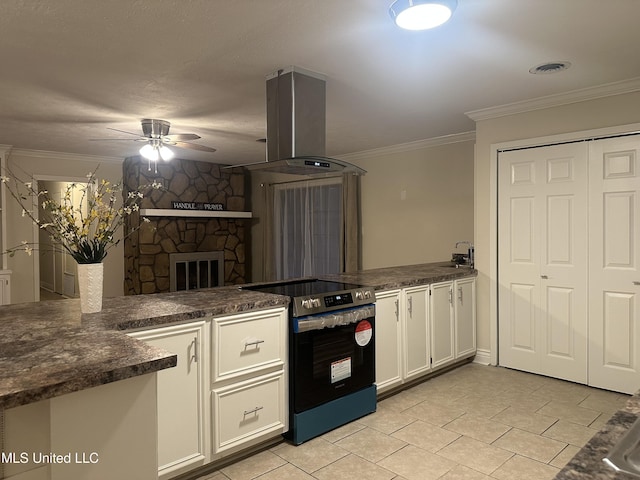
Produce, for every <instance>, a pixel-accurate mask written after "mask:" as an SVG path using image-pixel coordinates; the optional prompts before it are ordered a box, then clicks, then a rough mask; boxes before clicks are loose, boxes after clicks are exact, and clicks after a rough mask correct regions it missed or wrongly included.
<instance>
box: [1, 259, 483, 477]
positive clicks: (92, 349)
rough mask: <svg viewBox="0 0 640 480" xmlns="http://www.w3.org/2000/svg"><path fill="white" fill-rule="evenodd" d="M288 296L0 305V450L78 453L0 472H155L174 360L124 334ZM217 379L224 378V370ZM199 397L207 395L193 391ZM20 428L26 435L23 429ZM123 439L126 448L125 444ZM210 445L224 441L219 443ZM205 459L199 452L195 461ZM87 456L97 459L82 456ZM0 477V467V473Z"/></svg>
mask: <svg viewBox="0 0 640 480" xmlns="http://www.w3.org/2000/svg"><path fill="white" fill-rule="evenodd" d="M470 276H475V271H473V270H470V269H468V268H460V269H456V268H453V267H452V266H451V264H450V263H448V262H441V263H435V264H425V265H415V266H406V267H392V268H387V269H376V270H370V271H365V272H358V273H353V274H342V275H336V276H331V278H334V279H338V280H340V281H343V282H347V283H359V284H366V285H370V286H373V287H374V288H375V289H376V291H383V290H384V291H387V290H389V289H399V288H411V287H415V286H420V285H425V284H434V283H437V282H447V281H454V280H456V279H460V278H463V277H470ZM288 303H289V299H288V297H283V296H278V295H270V294H263V293H259V292H254V291H249V290H242V289H239V288H238V287H237V286H233V287H231V286H229V287H219V288H215V289H205V290H200V291H192V292H179V293H162V294H153V295H137V296H124V297H116V298H107V299H105V300H104V303H103V310H102V311H101V312H99V313H96V314H85V315H81V314H80V308H79V300H76V299H71V300H64V301H48V302H40V303H30V304H17V305H8V306H4V307H0V331H1V334H2V335H1V336H0V360H1V362H2V370H1V371H0V411H4V417H5V439H6V440H5V444H4V446H3V450H2V451H3V452H5V453H11V454H16V455H17V454H19V453H21V452H33V453H38V452H42V453H45V454H49V453H52V454H62V455H66V454H67V453H71V455H72V456H73V458H75V456H76V454H78V455H81V457H80V458H85V459H88V460H87V461H86V462H84V463H82V462H81V463H76V462H71V464H70V463H65V462H62V463H61V464H47V465H33V464H32V463H33V462H31V463H30V464H21V463H19V462H15V463H11V462H10V463H7V462H5V463H3V467H4V476H5V477H7V478H14V476H15V478H22V477H21V476H20V474H21V472H23V473H24V474H25V475H26V474H29V475H33V474H34V471H36V470H38V469H39V470H41V472H40V473H38V475H40V476H30V477H29V478H53V479H57V478H65V479H73V478H95V475H96V473H97V472H101V473H99V474H98V476H100V474H102V472H103V473H104V474H105V475H106V474H107V473H108V476H110V477H111V478H124V476H126V475H131V472H132V470H131V469H132V468H135V469H137V470H135V471H137V472H139V475H140V476H139V477H138V478H152V477H149V476H148V475H150V472H151V471H153V477H155V475H156V473H157V468H158V461H157V459H158V456H157V452H156V451H155V449H156V440H157V419H156V401H157V396H156V395H157V390H156V374H157V372H159V371H161V370H164V369H167V368H172V367H175V366H176V363H177V359H176V355H175V354H174V353H172V352H170V351H167V350H166V349H162V348H155V347H152V346H151V345H149V344H148V343H147V342H145V341H142V340H138V339H136V338H132V336H131V335H129V333H131V332H139V331H152V330H153V329H159V328H166V327H168V328H171V327H172V326H176V325H182V324H191V323H193V322H198V321H202V320H205V319H210V318H214V319H220V318H223V319H234V318H236V316H238V315H240V316H242V315H245V316H246V315H249V316H251V315H253V314H254V312H263V311H269V312H283V311H284V310H285V309H286V308H287V306H288ZM271 318H276V317H271ZM225 321H227V320H225ZM234 321H235V320H234ZM243 321H244V320H243ZM225 325H231V323H226V324H223V326H222V327H221V328H222V330H219V331H221V332H224V328H225ZM211 328H212V330H214V327H211ZM216 328H218V327H216ZM227 331H228V330H227ZM132 335H135V333H132ZM211 335H212V336H213V335H214V333H211ZM221 335H222V334H221ZM210 348H211V346H210ZM205 358H209V357H205ZM212 358H214V357H212ZM211 362H213V360H211ZM211 362H203V363H211ZM178 363H179V362H178ZM280 367H281V366H280ZM280 367H278V368H280ZM212 370H213V369H212ZM275 370H276V368H275V367H273V366H272V370H271V371H268V372H267V373H268V375H271V376H272V377H274V375H275V373H277V372H276V371H275ZM216 375H217V374H216ZM219 376H220V377H225V373H224V372H220V374H219ZM227 376H228V377H229V378H231V377H233V376H236V377H238V373H237V372H233V371H232V372H231V373H230V374H227ZM245 376H246V375H245ZM213 377H214V373H213V372H212V373H211V378H213ZM240 377H241V375H240ZM225 381H226V382H227V383H224V382H225ZM218 383H219V384H222V385H223V388H222V389H221V392H222V393H225V394H226V390H225V389H227V390H229V391H231V390H230V388H231V386H233V384H231V383H230V381H229V380H225V379H224V378H223V381H222V382H218ZM202 390H204V391H207V390H208V389H206V388H204V387H203V388H202ZM204 398H208V397H205V396H204V393H203V396H202V397H201V399H204ZM202 403H204V400H202ZM208 408H209V407H208V406H207V407H205V410H206V409H208ZM205 417H206V415H205ZM212 422H214V423H215V419H212ZM25 427H26V428H27V430H28V429H29V428H31V429H33V430H32V431H33V432H36V434H35V435H31V436H30V435H25V434H23V433H24V431H25ZM72 427H73V428H72ZM204 430H205V431H207V432H208V431H209V428H205V429H204ZM16 432H18V433H17V434H16ZM207 435H209V433H207ZM271 435H272V436H273V434H271ZM34 442H35V443H34ZM204 443H205V444H207V445H208V444H209V442H208V441H207V442H204ZM132 444H135V445H136V448H135V449H131V448H130V446H131V445H132ZM229 445H232V448H230V450H229V451H237V450H238V448H240V447H241V445H240V446H236V445H235V444H234V442H233V441H230V443H229ZM217 447H220V450H224V448H227V447H225V445H224V444H222V443H221V444H220V445H217ZM92 454H94V456H93V457H92V456H91V455H92ZM16 458H18V457H16ZM215 458H216V457H215V456H212V457H207V456H206V455H205V460H202V461H201V462H200V464H203V463H206V462H207V461H210V460H215ZM91 459H99V461H98V462H97V463H92V462H91ZM29 469H31V470H29ZM28 470H29V471H28ZM125 472H126V475H125ZM174 473H175V472H174ZM2 474H3V471H2V470H0V478H2ZM169 476H170V475H169ZM161 477H162V475H161ZM24 478H27V477H26V476H25V477H24Z"/></svg>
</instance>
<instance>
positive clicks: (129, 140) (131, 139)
mask: <svg viewBox="0 0 640 480" xmlns="http://www.w3.org/2000/svg"><path fill="white" fill-rule="evenodd" d="M88 140H89V141H91V142H95V141H101V142H102V141H104V140H120V141H122V140H124V141H126V142H146V141H148V140H149V139H148V138H144V137H139V138H89V139H88Z"/></svg>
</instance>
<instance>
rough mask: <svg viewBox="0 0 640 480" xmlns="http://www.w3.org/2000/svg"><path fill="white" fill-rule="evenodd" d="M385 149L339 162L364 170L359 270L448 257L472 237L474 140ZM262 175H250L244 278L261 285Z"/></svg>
mask: <svg viewBox="0 0 640 480" xmlns="http://www.w3.org/2000/svg"><path fill="white" fill-rule="evenodd" d="M393 150H394V153H380V152H383V151H382V150H381V151H379V152H376V151H371V152H362V153H359V154H353V155H348V156H345V157H342V158H343V159H345V160H348V161H349V162H351V163H354V164H356V165H358V166H360V167H362V168H364V169H365V170H367V174H366V175H364V176H363V177H362V232H363V237H362V243H363V258H362V261H363V269H371V268H378V267H388V266H397V265H411V264H416V263H425V262H435V261H443V260H449V259H450V258H451V253H452V252H453V251H454V246H455V243H456V242H457V241H460V240H473V151H474V142H473V141H470V140H468V137H467V140H466V141H463V142H459V143H450V144H444V145H437V146H430V147H423V148H413V147H412V148H406V149H405V150H403V148H402V146H398V147H397V148H394V149H393ZM267 178H270V177H267V176H265V174H259V173H252V182H251V183H252V191H251V210H252V212H253V215H254V218H253V228H252V232H251V237H252V252H253V259H252V262H253V263H252V270H251V271H252V275H253V276H252V281H260V280H262V252H263V248H262V241H263V238H262V223H263V222H264V191H263V189H262V188H261V186H260V185H261V183H263V182H265V181H267ZM288 178H289V179H293V178H294V177H288ZM298 178H299V177H298ZM280 180H281V181H282V180H284V178H283V179H280ZM270 181H273V180H270ZM403 192H404V194H403ZM460 251H466V247H465V248H461V249H460Z"/></svg>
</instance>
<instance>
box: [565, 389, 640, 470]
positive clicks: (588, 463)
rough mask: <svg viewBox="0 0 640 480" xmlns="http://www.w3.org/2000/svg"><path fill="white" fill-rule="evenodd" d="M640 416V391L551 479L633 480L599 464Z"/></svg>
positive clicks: (605, 465) (602, 463) (603, 464)
mask: <svg viewBox="0 0 640 480" xmlns="http://www.w3.org/2000/svg"><path fill="white" fill-rule="evenodd" d="M638 416H640V392H637V393H636V394H635V395H633V396H632V397H631V398H630V399H629V400H628V401H627V404H626V405H625V407H624V408H622V409H620V410H618V411H617V412H616V413H615V414H614V415H613V416H612V417H611V418H610V419H609V421H608V422H607V423H606V424H605V425H604V427H602V428H601V429H600V430H599V431H598V433H596V434H595V435H594V436H593V437H591V440H589V441H588V442H587V444H586V445H585V446H584V447H582V449H580V451H578V453H576V454H575V456H574V457H573V458H572V459H571V460H570V461H569V463H567V465H566V466H565V467H564V468H563V469H562V470H560V472H558V474H557V475H556V476H555V480H637V479H638V477H635V476H632V475H629V474H626V473H622V472H616V471H615V470H614V469H613V468H611V467H610V466H608V465H607V464H605V463H604V462H603V459H604V458H605V457H606V456H607V455H608V454H609V452H610V451H611V449H612V448H613V447H614V446H615V445H616V444H617V443H618V442H619V441H620V440H621V439H622V437H623V436H624V434H625V433H627V431H628V430H629V429H630V428H631V426H632V425H633V424H634V422H635V421H636V420H637V419H638Z"/></svg>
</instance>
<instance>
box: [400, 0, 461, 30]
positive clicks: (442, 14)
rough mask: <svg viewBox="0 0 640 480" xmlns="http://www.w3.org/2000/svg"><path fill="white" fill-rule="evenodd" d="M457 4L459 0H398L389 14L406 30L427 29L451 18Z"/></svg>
mask: <svg viewBox="0 0 640 480" xmlns="http://www.w3.org/2000/svg"><path fill="white" fill-rule="evenodd" d="M457 6H458V2H457V0H431V1H428V0H396V1H395V2H393V3H392V4H391V6H390V7H389V15H391V18H392V19H393V21H394V22H396V25H398V26H399V27H400V28H404V29H405V30H427V29H429V28H435V27H437V26H439V25H442V24H443V23H445V22H446V21H447V20H449V18H451V15H452V14H453V11H454V10H455V9H456V7H457Z"/></svg>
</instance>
